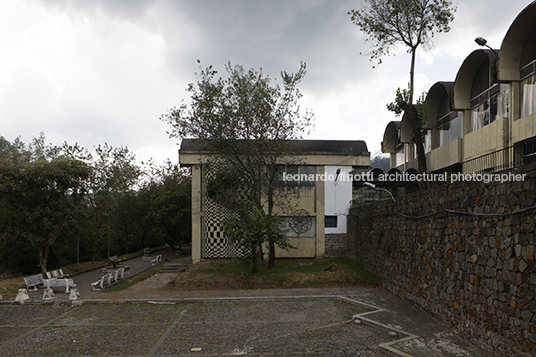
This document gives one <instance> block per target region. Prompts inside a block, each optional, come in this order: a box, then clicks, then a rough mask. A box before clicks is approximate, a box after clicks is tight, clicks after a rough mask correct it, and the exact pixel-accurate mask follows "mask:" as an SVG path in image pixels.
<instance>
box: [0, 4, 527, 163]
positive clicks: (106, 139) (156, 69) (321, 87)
mask: <svg viewBox="0 0 536 357" xmlns="http://www.w3.org/2000/svg"><path fill="white" fill-rule="evenodd" d="M529 3H530V1H528V0H509V1H508V2H504V1H503V0H460V1H458V3H457V5H458V10H457V12H456V14H455V17H456V19H455V21H454V22H453V23H452V31H451V32H450V33H447V34H439V35H437V36H436V37H435V40H434V47H433V48H432V49H431V50H430V51H428V52H424V51H422V49H421V50H420V52H419V53H418V58H417V67H416V72H417V75H416V91H417V92H418V93H420V92H422V91H423V90H428V89H429V88H430V87H431V86H432V85H433V84H434V83H435V82H437V81H453V80H454V79H455V77H456V73H457V71H458V69H459V67H460V65H461V63H462V62H463V60H464V59H465V57H467V55H469V54H470V53H471V52H472V51H473V50H475V49H477V48H478V45H477V44H476V43H475V42H474V39H475V38H476V37H478V36H482V37H484V38H486V39H487V40H488V44H489V45H491V46H492V47H495V48H499V47H500V45H501V42H502V40H503V37H504V35H505V34H506V31H507V30H508V28H509V26H510V24H511V23H512V21H513V20H514V19H515V17H516V15H517V14H518V13H519V12H520V11H521V10H522V9H523V8H524V7H525V6H526V5H528V4H529ZM361 4H362V1H360V0H153V1H149V0H147V1H146V0H91V1H88V0H79V1H78V0H72V1H68V0H42V1H38V0H25V1H23V0H20V1H7V0H3V1H1V2H0V48H1V53H2V55H1V56H0V135H1V136H4V137H5V138H6V139H7V140H9V141H13V140H14V139H15V138H17V137H19V136H20V137H21V138H22V140H23V141H24V142H27V143H28V142H30V141H31V139H32V138H34V137H37V136H38V135H39V133H40V132H44V133H45V135H46V137H47V142H50V143H53V144H57V145H60V144H61V143H63V142H64V141H67V142H68V143H70V144H74V143H75V142H77V143H79V144H81V145H82V146H84V147H86V148H88V149H92V148H93V147H94V146H96V145H98V144H104V143H108V144H110V145H112V146H114V147H118V146H127V147H128V148H129V149H130V150H131V151H133V152H134V153H135V154H136V157H137V159H138V160H140V161H145V160H147V159H149V158H151V157H152V158H154V160H155V162H157V163H161V162H163V161H164V160H166V159H167V158H169V159H170V160H172V161H174V162H176V161H177V149H178V146H177V144H178V142H177V140H176V139H170V138H169V137H168V135H167V134H166V131H167V130H168V126H167V124H165V123H164V122H162V121H160V120H159V118H160V116H161V115H162V114H164V113H166V112H167V111H168V109H169V108H172V107H174V106H178V105H179V104H180V103H181V100H183V99H184V100H188V98H189V96H188V93H187V92H186V87H187V85H188V83H190V82H192V81H194V80H195V72H197V71H198V70H199V65H198V63H197V59H199V60H200V61H201V65H202V66H203V67H205V66H208V65H213V66H214V67H215V68H216V69H218V70H219V71H220V72H221V73H223V72H224V64H225V63H227V62H228V61H231V63H232V64H241V65H243V66H244V67H246V68H255V69H259V68H262V69H263V72H264V73H266V74H269V75H270V76H272V77H277V76H278V75H279V73H280V71H282V70H285V71H289V72H295V71H297V70H298V68H299V65H300V61H304V62H306V63H307V68H308V73H307V76H306V77H305V79H304V80H303V81H302V83H301V84H300V87H299V88H300V90H301V91H302V93H303V95H304V97H303V98H302V101H301V106H302V107H304V108H309V109H311V110H312V111H313V112H314V113H315V129H314V131H313V132H312V133H311V135H310V137H309V138H310V139H326V140H365V141H366V143H367V146H368V149H369V151H370V152H371V153H372V154H373V155H374V154H375V153H377V152H378V151H379V150H380V145H381V144H380V143H381V141H382V136H383V131H384V129H385V126H386V125H387V123H389V121H391V120H396V119H395V117H394V116H393V115H392V114H391V113H390V112H388V111H387V110H386V109H385V104H386V103H387V102H390V101H392V100H393V99H394V93H395V90H396V88H397V87H406V86H407V83H408V82H409V74H408V72H409V64H410V57H409V55H407V54H406V53H405V52H404V50H403V48H400V50H399V51H398V52H397V55H396V56H392V57H387V58H384V59H383V63H382V64H381V65H380V66H378V67H376V68H373V65H374V63H373V62H370V61H369V58H368V57H366V56H363V55H360V53H361V52H367V51H368V49H369V48H370V47H369V46H370V45H369V44H368V43H366V42H365V37H364V35H363V34H361V33H360V32H359V29H358V28H357V27H356V26H355V25H353V24H352V23H351V21H350V18H349V16H348V15H347V12H348V11H349V10H351V9H358V8H360V7H361V6H362V5H361Z"/></svg>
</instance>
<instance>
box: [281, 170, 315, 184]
mask: <svg viewBox="0 0 536 357" xmlns="http://www.w3.org/2000/svg"><path fill="white" fill-rule="evenodd" d="M315 181H316V166H285V167H282V169H281V175H280V179H279V182H280V183H283V184H285V185H290V186H315V184H316V182H315Z"/></svg>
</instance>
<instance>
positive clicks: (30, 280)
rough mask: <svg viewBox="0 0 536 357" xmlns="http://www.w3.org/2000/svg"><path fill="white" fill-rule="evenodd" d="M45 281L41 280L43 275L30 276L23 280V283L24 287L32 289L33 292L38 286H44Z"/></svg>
mask: <svg viewBox="0 0 536 357" xmlns="http://www.w3.org/2000/svg"><path fill="white" fill-rule="evenodd" d="M44 281H45V279H44V278H43V274H37V275H32V276H29V277H27V278H24V282H25V283H26V287H27V288H28V289H29V288H33V290H34V291H35V290H37V289H38V286H39V285H44Z"/></svg>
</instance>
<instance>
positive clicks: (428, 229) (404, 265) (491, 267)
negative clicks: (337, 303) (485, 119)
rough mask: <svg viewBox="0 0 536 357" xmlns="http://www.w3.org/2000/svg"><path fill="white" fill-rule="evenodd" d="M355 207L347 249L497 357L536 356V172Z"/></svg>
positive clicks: (403, 294)
mask: <svg viewBox="0 0 536 357" xmlns="http://www.w3.org/2000/svg"><path fill="white" fill-rule="evenodd" d="M512 172H514V173H521V174H527V176H526V178H525V180H524V181H522V182H506V183H498V182H490V183H487V184H485V183H482V182H461V183H460V182H458V183H450V184H447V185H444V186H441V187H436V188H433V189H428V190H422V191H420V192H416V193H412V194H409V195H406V196H404V197H400V198H399V199H398V202H396V203H395V202H392V201H381V202H375V203H370V204H367V205H363V206H359V207H354V208H352V209H351V211H350V215H349V217H348V241H347V253H348V255H349V256H350V257H352V258H354V259H355V260H357V261H358V262H359V263H360V264H361V265H362V266H363V267H365V269H367V270H369V271H370V272H372V273H373V274H375V275H376V276H377V277H378V278H379V279H380V281H381V282H382V284H383V285H384V286H385V287H387V288H388V289H390V290H391V291H393V292H394V293H396V294H398V295H399V296H401V297H403V298H406V299H408V300H410V301H411V302H413V303H414V304H415V305H416V306H418V307H419V308H421V309H423V310H425V311H426V312H428V313H430V314H432V315H434V316H436V317H437V318H439V319H440V320H442V321H443V322H444V323H446V324H447V325H450V326H452V327H454V328H456V329H458V330H459V331H460V332H462V333H463V334H465V335H470V336H472V337H475V338H476V339H477V340H478V341H481V342H482V343H483V345H484V346H488V347H489V351H490V355H491V354H493V355H497V356H521V355H536V348H535V346H536V260H535V253H534V249H535V246H536V235H535V231H534V228H535V222H536V209H535V206H536V178H535V177H536V172H535V167H534V166H533V165H531V166H530V167H525V168H524V169H520V170H513V171H512Z"/></svg>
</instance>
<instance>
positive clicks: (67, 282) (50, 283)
mask: <svg viewBox="0 0 536 357" xmlns="http://www.w3.org/2000/svg"><path fill="white" fill-rule="evenodd" d="M44 285H45V286H46V287H47V288H51V289H52V290H54V288H63V287H64V288H65V292H66V293H69V292H70V290H71V288H72V287H75V286H76V284H75V283H74V280H73V279H57V278H53V279H45V281H44Z"/></svg>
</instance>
